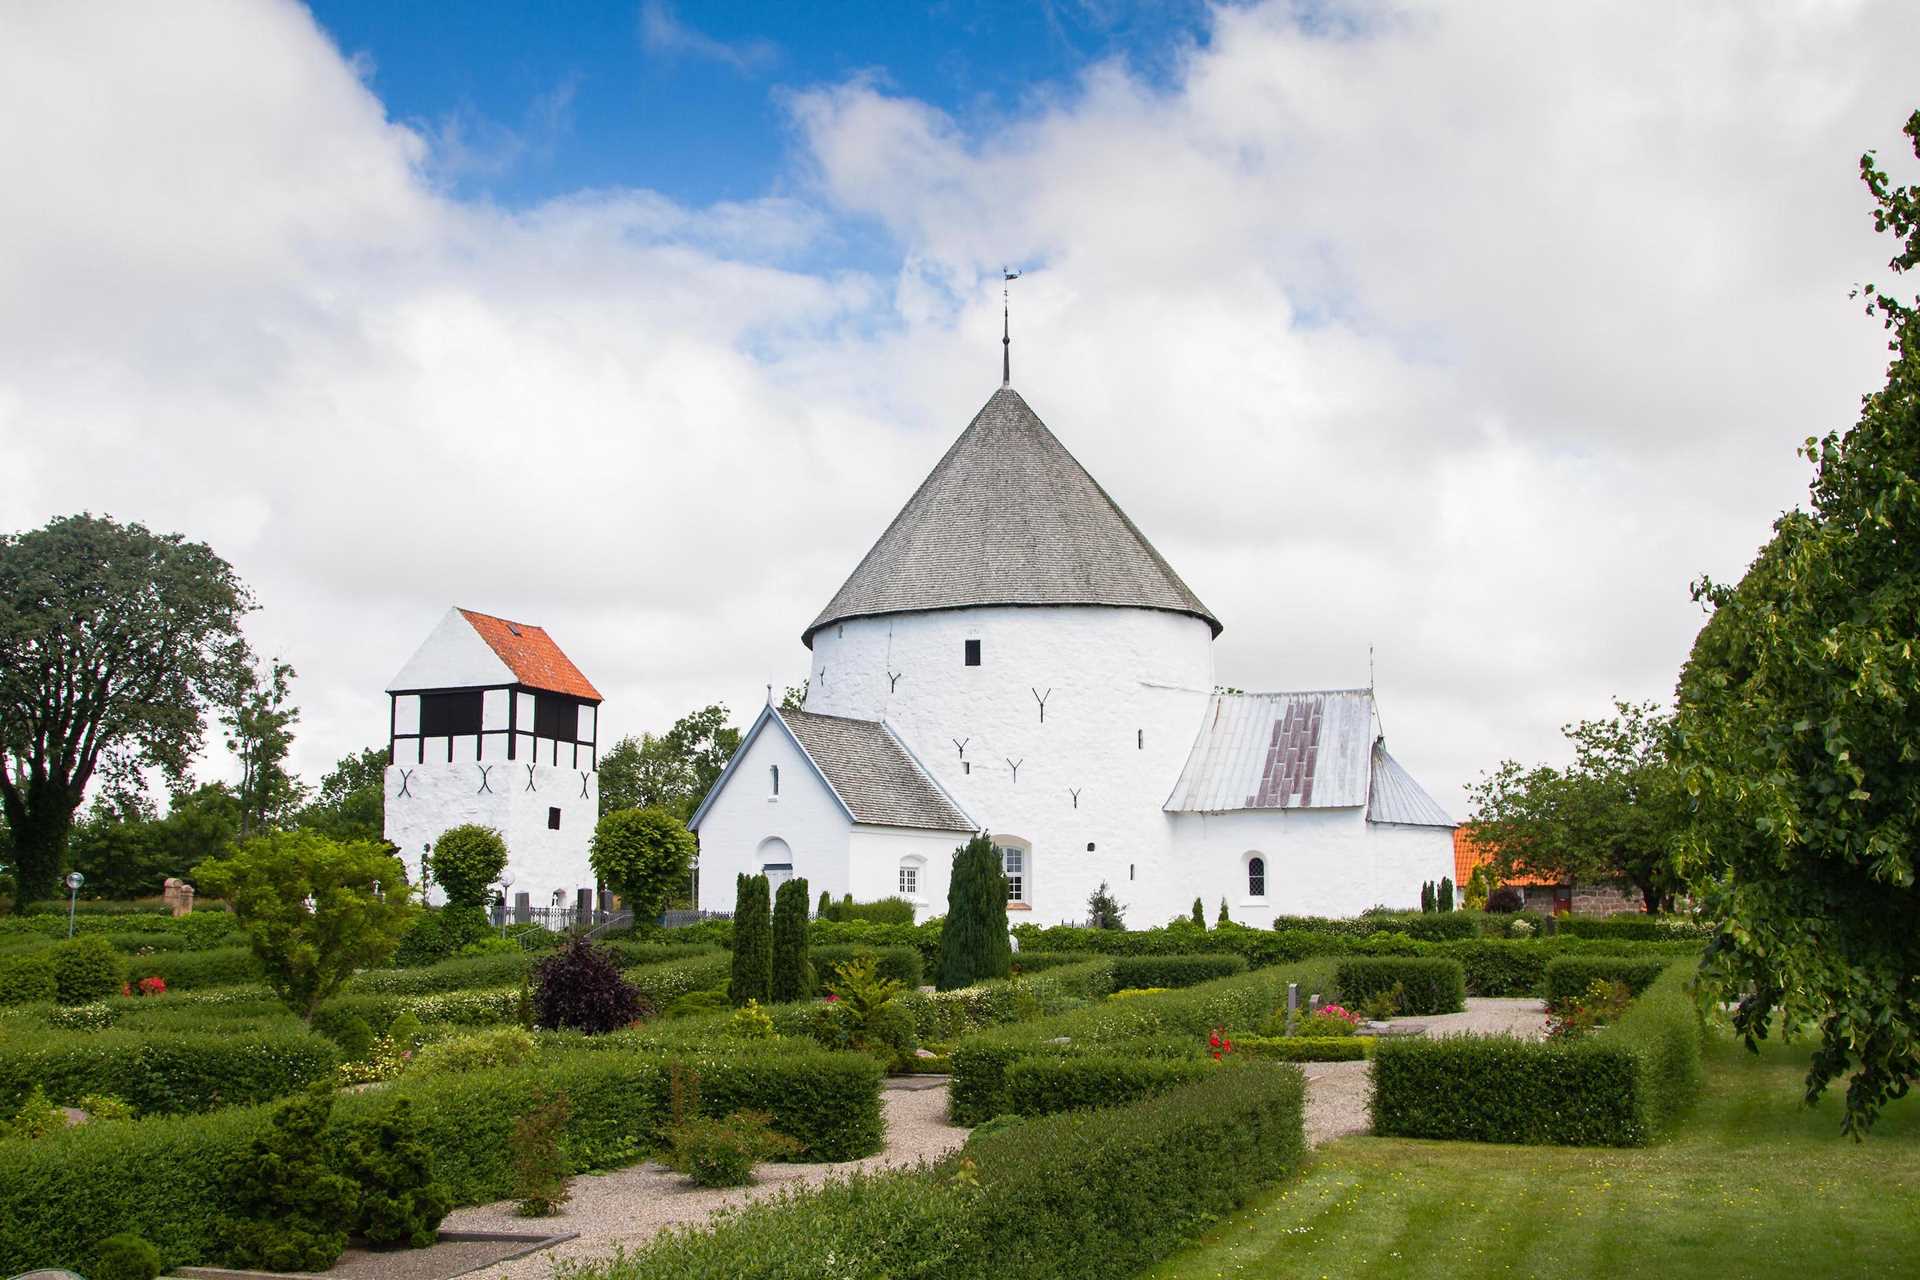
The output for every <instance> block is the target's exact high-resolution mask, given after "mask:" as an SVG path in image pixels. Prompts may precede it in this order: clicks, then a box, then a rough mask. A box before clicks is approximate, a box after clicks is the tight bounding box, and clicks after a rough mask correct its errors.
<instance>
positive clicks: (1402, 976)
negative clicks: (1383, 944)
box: [1335, 956, 1467, 1015]
mask: <svg viewBox="0 0 1920 1280" xmlns="http://www.w3.org/2000/svg"><path fill="white" fill-rule="evenodd" d="M1337 973H1338V977H1337V978H1336V979H1335V985H1336V986H1337V987H1338V988H1339V992H1340V1000H1341V1003H1343V1004H1345V1005H1346V1006H1347V1007H1348V1008H1349V1009H1358V1008H1359V1007H1360V1006H1361V1005H1362V1004H1364V1003H1365V1002H1366V1000H1367V999H1368V998H1369V997H1370V996H1372V995H1374V994H1375V993H1377V992H1382V991H1391V990H1392V989H1393V988H1394V987H1395V986H1396V985H1397V986H1399V987H1400V988H1401V1003H1400V1012H1401V1013H1404V1014H1414V1015H1424V1014H1435V1013H1458V1012H1459V1011H1460V1010H1462V1009H1464V1008H1466V999H1467V983H1466V970H1465V969H1464V968H1463V967H1462V966H1461V964H1460V962H1459V961H1458V960H1450V959H1446V958H1444V957H1438V956H1354V957H1351V958H1349V959H1346V960H1342V961H1341V962H1340V967H1339V969H1338V970H1337Z"/></svg>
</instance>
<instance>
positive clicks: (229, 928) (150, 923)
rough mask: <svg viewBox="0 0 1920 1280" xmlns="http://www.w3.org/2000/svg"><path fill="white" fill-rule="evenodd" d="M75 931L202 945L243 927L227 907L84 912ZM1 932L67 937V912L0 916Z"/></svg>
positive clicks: (224, 939)
mask: <svg viewBox="0 0 1920 1280" xmlns="http://www.w3.org/2000/svg"><path fill="white" fill-rule="evenodd" d="M73 931H74V934H75V935H76V936H78V935H80V934H87V935H103V934H114V935H121V934H131V933H150V934H170V935H173V936H177V937H182V938H187V939H189V940H193V941H195V942H196V943H197V944H198V945H202V946H221V945H225V944H229V943H231V942H233V941H234V939H235V937H236V936H237V935H238V933H239V931H240V923H239V921H238V920H237V919H236V918H235V917H234V916H233V915H231V914H230V913H228V912H225V911H196V912H194V913H193V914H191V915H185V916H181V917H179V918H178V919H176V918H174V917H173V916H170V915H155V914H146V913H140V914H131V915H100V914H93V915H90V914H87V913H85V912H82V913H81V914H80V915H78V916H76V917H75V918H74V921H73ZM0 936H16V937H19V936H27V937H41V938H64V937H66V936H67V913H66V912H64V911H62V912H60V913H59V914H58V915H53V914H39V913H36V914H34V915H26V916H0Z"/></svg>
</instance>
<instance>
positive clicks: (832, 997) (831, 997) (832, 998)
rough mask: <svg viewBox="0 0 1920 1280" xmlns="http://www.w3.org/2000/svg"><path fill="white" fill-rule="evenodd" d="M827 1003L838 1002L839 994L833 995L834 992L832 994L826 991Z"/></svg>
mask: <svg viewBox="0 0 1920 1280" xmlns="http://www.w3.org/2000/svg"><path fill="white" fill-rule="evenodd" d="M827 1003H828V1004H839V1003H840V997H839V996H837V995H835V994H833V992H831V991H829V992H827Z"/></svg>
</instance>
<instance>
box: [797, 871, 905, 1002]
mask: <svg viewBox="0 0 1920 1280" xmlns="http://www.w3.org/2000/svg"><path fill="white" fill-rule="evenodd" d="M772 948H773V954H772V980H771V983H770V994H771V996H772V999H773V1002H774V1003H775V1004H791V1003H792V1002H793V1001H795V1000H810V999H812V998H813V995H814V992H815V983H816V981H817V979H816V978H815V976H814V969H813V963H812V961H811V959H810V958H809V957H808V943H807V882H806V880H805V879H804V878H801V877H795V878H794V879H790V880H788V881H786V882H785V883H784V884H782V885H781V886H780V892H779V893H777V894H776V895H774V900H773V940H772ZM915 959H916V960H917V959H918V956H916V957H915Z"/></svg>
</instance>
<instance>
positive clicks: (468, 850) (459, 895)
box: [428, 822, 507, 907]
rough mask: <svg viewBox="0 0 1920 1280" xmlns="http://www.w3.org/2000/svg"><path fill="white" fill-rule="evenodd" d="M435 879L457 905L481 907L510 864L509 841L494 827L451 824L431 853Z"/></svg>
mask: <svg viewBox="0 0 1920 1280" xmlns="http://www.w3.org/2000/svg"><path fill="white" fill-rule="evenodd" d="M428 859H429V862H428V870H429V871H430V873H431V874H432V876H433V882H434V883H435V884H437V885H439V886H440V890H441V892H443V893H445V894H446V895H447V902H448V904H449V905H451V906H455V907H481V906H485V905H486V904H487V901H488V899H489V898H490V896H491V890H492V887H493V885H494V883H495V882H496V881H498V880H499V879H500V873H501V872H502V871H504V870H505V869H506V866H507V842H506V841H505V840H503V839H501V837H500V833H499V832H498V831H495V830H494V829H493V828H492V827H483V826H481V825H480V824H479V823H477V822H466V823H462V824H461V825H460V826H457V827H449V828H448V829H447V830H445V831H442V832H441V833H440V838H439V839H438V840H435V841H434V842H433V852H432V853H431V854H429V855H428Z"/></svg>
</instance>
